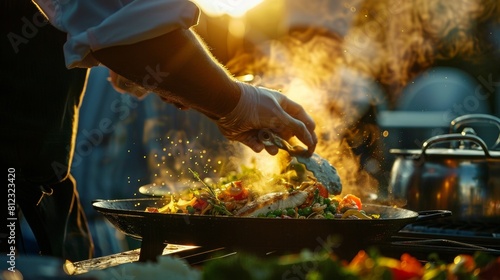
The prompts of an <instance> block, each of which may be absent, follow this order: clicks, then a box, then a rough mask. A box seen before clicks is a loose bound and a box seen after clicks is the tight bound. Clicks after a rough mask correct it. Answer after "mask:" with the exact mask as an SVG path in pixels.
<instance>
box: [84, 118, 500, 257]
mask: <svg viewBox="0 0 500 280" xmlns="http://www.w3.org/2000/svg"><path fill="white" fill-rule="evenodd" d="M477 122H479V123H484V122H485V123H487V124H493V125H494V126H500V122H499V121H498V119H497V118H496V117H493V116H489V115H469V116H463V117H460V118H457V119H456V120H454V121H453V122H452V123H451V128H450V133H449V134H445V135H440V136H435V137H432V138H430V139H429V140H428V141H426V142H425V143H424V144H423V146H422V149H421V150H419V151H401V150H394V151H392V152H394V153H395V154H397V155H398V156H400V157H401V158H398V159H396V160H395V163H394V168H393V171H392V172H393V173H392V174H393V176H392V181H391V186H390V188H391V189H390V191H389V193H390V194H391V195H392V196H394V197H393V199H394V201H401V200H407V205H405V206H403V207H394V206H387V205H377V204H368V203H367V204H365V206H364V207H365V208H364V209H365V211H366V212H373V213H380V214H381V218H380V219H379V220H336V219H333V220H322V219H313V220H310V219H268V218H251V217H228V216H200V215H186V214H165V213H148V212H145V211H144V209H145V208H146V207H148V206H155V207H161V206H164V205H165V204H167V203H168V199H166V198H165V197H147V198H140V199H126V200H105V201H104V200H103V201H96V202H95V203H94V204H93V205H94V208H95V209H96V210H97V211H98V212H100V213H101V214H103V215H104V216H105V217H106V218H107V219H108V220H109V221H111V223H112V224H113V225H114V226H116V227H117V228H119V229H120V230H121V231H123V232H124V233H126V234H127V235H130V236H132V237H134V238H138V239H140V240H141V244H142V245H141V250H140V253H139V258H138V260H139V261H155V260H156V258H157V257H158V256H160V255H161V254H162V252H163V250H164V248H165V246H166V244H174V245H175V244H183V245H195V246H200V248H198V249H197V250H201V251H203V250H204V248H206V252H217V253H220V252H221V251H224V252H238V251H240V252H253V253H256V254H260V255H263V256H265V255H266V254H283V253H287V252H298V251H300V250H301V249H305V248H309V249H311V250H314V249H315V248H316V249H317V248H318V247H324V248H328V246H331V248H330V249H332V250H333V251H334V252H336V253H338V254H340V255H342V254H344V256H345V257H346V258H350V257H352V256H353V254H355V253H356V252H357V251H358V250H361V249H366V248H368V247H376V248H378V249H379V250H380V251H381V252H382V253H384V254H387V255H389V256H397V255H400V254H402V253H410V254H414V255H416V257H418V258H420V259H421V260H422V261H425V260H426V258H427V257H428V255H429V254H431V253H437V254H439V255H440V256H441V257H442V258H443V259H448V260H452V259H453V258H454V257H455V256H456V255H457V254H460V253H465V252H468V253H471V254H472V253H474V252H476V251H482V252H487V253H489V254H492V255H500V221H499V219H498V215H499V213H500V212H499V211H498V210H499V206H498V205H499V204H498V203H499V202H500V200H499V199H498V193H499V190H498V188H497V187H495V186H496V185H495V182H496V181H495V180H496V177H497V174H499V173H498V172H497V167H496V163H497V161H498V159H496V157H497V154H498V152H496V151H493V150H490V149H489V148H488V146H487V145H486V144H485V143H484V141H483V140H482V139H481V138H480V137H479V136H477V135H474V134H471V133H472V132H471V131H472V129H471V125H472V124H473V123H477ZM442 142H445V143H447V144H448V145H450V147H444V148H433V146H434V145H435V144H442ZM497 144H498V141H495V143H494V145H493V147H495V146H496V145H497ZM443 157H444V158H445V159H443ZM439 164H448V165H450V166H451V167H453V168H454V169H451V171H450V170H446V171H445V172H443V173H441V174H436V172H437V171H439V170H441V169H442V167H441V169H440V168H439V167H435V166H436V165H439ZM474 164H476V165H477V166H474ZM401 165H403V166H404V165H406V167H404V168H403V167H401ZM408 165H409V166H410V167H408ZM470 165H473V172H472V173H473V174H470V173H471V172H469V173H466V172H465V174H464V172H459V171H457V170H461V168H466V167H467V166H470ZM428 166H430V167H428ZM461 166H466V167H461ZM427 169H431V171H426V170H427ZM422 170H423V171H422ZM418 171H420V172H418ZM426 172H430V173H431V174H430V175H431V176H428V175H427V173H426ZM445 175H446V176H445ZM440 176H441V177H440ZM464 176H472V178H476V179H475V180H476V182H479V183H476V184H475V185H474V186H471V185H470V180H471V179H470V178H469V177H464ZM450 178H451V179H450ZM419 180H431V181H426V182H424V183H420V181H419ZM450 180H451V181H454V180H456V181H457V183H456V185H449V181H450ZM461 182H465V183H466V184H467V188H468V189H467V190H468V191H467V192H461V191H456V192H453V193H455V194H456V195H455V197H454V199H448V198H447V195H448V194H444V195H443V201H444V202H445V204H443V203H442V202H441V203H438V202H435V201H432V199H431V197H426V198H424V199H423V200H422V201H426V203H434V204H430V206H429V205H427V204H423V205H422V204H421V202H420V200H418V199H412V196H414V195H415V193H417V192H424V190H420V189H419V188H422V187H423V186H428V187H429V188H430V189H429V190H425V193H424V194H428V195H429V196H436V192H439V191H440V190H441V189H442V188H441V185H443V184H444V185H446V186H448V187H447V188H452V187H455V188H460V183H461ZM431 183H432V184H431ZM431 186H432V187H433V188H431ZM471 188H472V190H471ZM415 189H416V190H415ZM471 193H472V194H474V195H476V196H477V197H475V198H473V197H470V194H471ZM424 194H421V195H422V196H423V195H424ZM458 195H464V197H460V196H458ZM478 199H482V200H481V201H480V202H481V203H479V205H480V206H481V207H480V208H477V207H476V206H477V205H476V204H477V200H478ZM385 203H387V202H385ZM446 203H449V204H446ZM470 203H474V204H470ZM471 209H472V210H471ZM449 210H452V211H449ZM453 210H455V211H456V212H457V215H454V213H453ZM473 210H474V211H473ZM236 229H237V230H236ZM298 229H302V230H298ZM303 229H307V230H303ZM221 232H222V233H228V234H221ZM200 233H201V234H200ZM327 242H331V243H328V244H326V243H327ZM332 242H333V243H332ZM335 242H337V243H335ZM222 248H223V249H222ZM215 249H217V250H215ZM211 257H213V255H211V254H210V253H207V254H205V255H204V258H207V259H210V258H211ZM196 261H197V262H198V261H200V260H199V258H197V259H196Z"/></svg>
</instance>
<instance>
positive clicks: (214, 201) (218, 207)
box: [188, 168, 233, 216]
mask: <svg viewBox="0 0 500 280" xmlns="http://www.w3.org/2000/svg"><path fill="white" fill-rule="evenodd" d="M188 169H189V172H191V173H192V174H193V176H194V177H195V178H196V179H197V180H198V181H200V182H201V183H202V184H203V186H205V187H206V189H207V191H208V194H209V196H210V199H208V200H207V201H208V203H209V204H210V205H212V207H213V210H214V212H215V213H214V214H217V213H220V214H226V215H229V216H232V215H233V213H231V212H229V210H227V208H226V205H224V203H222V202H221V201H220V200H219V198H218V197H217V193H216V192H215V190H214V188H212V186H210V185H209V184H207V183H205V181H203V180H202V179H201V178H200V175H199V174H198V172H196V171H194V170H192V169H191V168H188Z"/></svg>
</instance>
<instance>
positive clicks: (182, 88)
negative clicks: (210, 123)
mask: <svg viewBox="0 0 500 280" xmlns="http://www.w3.org/2000/svg"><path fill="white" fill-rule="evenodd" d="M92 55H93V56H94V57H95V58H96V59H97V60H99V61H100V62H101V63H102V64H104V65H105V66H107V67H108V68H109V69H111V70H112V71H114V72H116V73H117V74H118V75H120V76H123V77H125V78H126V79H129V80H131V81H133V82H135V83H137V84H138V85H139V86H142V87H144V88H146V89H147V90H150V91H152V92H154V93H157V94H159V95H160V96H161V97H162V98H163V99H165V100H167V101H168V102H171V103H174V104H177V105H181V107H190V108H193V109H195V110H197V111H200V112H202V113H203V114H205V115H207V116H208V117H210V118H212V119H214V120H215V121H216V122H217V124H218V126H219V128H220V129H221V132H222V133H223V134H224V136H226V137H227V138H228V139H230V140H236V141H239V142H242V143H243V144H245V145H247V146H249V147H250V148H252V149H253V150H254V151H256V152H260V151H262V150H263V149H264V148H265V149H266V150H267V151H268V152H269V153H270V154H276V153H277V152H278V148H277V147H265V146H264V145H263V144H262V143H261V142H260V141H259V140H258V131H259V130H260V129H262V128H269V129H272V130H273V131H275V132H276V133H278V134H279V135H280V136H281V137H283V138H285V139H288V138H290V137H292V136H296V137H297V138H298V139H299V140H300V141H301V142H302V143H304V144H305V145H306V146H307V148H308V149H307V150H308V154H312V153H313V151H314V149H315V148H316V144H317V137H316V134H315V133H314V129H315V123H314V121H313V120H312V118H311V117H310V116H309V115H308V114H307V113H306V112H305V110H304V109H303V108H302V106H300V105H299V104H298V103H295V102H293V101H292V100H290V99H288V98H287V97H286V96H284V95H282V94H281V93H279V92H277V91H273V90H269V89H265V88H257V87H254V86H251V85H248V84H244V83H240V82H238V81H236V80H235V79H234V78H233V77H232V76H231V75H230V73H228V72H227V71H226V69H225V68H224V67H223V66H222V65H221V64H219V63H218V62H217V61H216V60H215V59H214V58H213V57H212V55H211V54H210V52H209V51H208V50H207V49H206V47H205V45H204V44H203V42H202V41H201V40H200V38H198V36H197V35H196V34H195V33H194V32H193V31H192V30H190V29H176V30H174V31H172V32H169V33H166V34H164V35H162V36H159V37H156V38H153V39H150V40H145V41H141V42H138V43H134V44H130V45H120V46H113V47H108V48H104V49H100V50H97V51H94V52H93V53H92Z"/></svg>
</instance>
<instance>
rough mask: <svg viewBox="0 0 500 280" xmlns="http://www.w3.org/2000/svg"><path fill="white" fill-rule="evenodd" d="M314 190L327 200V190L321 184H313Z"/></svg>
mask: <svg viewBox="0 0 500 280" xmlns="http://www.w3.org/2000/svg"><path fill="white" fill-rule="evenodd" d="M315 186H316V188H317V189H318V190H319V195H320V196H322V197H324V198H328V190H327V189H326V188H325V186H323V185H322V184H321V183H316V184H315Z"/></svg>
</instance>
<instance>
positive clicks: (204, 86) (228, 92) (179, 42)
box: [93, 29, 240, 119]
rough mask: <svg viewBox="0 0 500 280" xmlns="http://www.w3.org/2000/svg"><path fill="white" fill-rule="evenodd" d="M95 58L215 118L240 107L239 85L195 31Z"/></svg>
mask: <svg viewBox="0 0 500 280" xmlns="http://www.w3.org/2000/svg"><path fill="white" fill-rule="evenodd" d="M93 56H94V57H95V58H97V59H98V60H99V61H100V62H101V63H102V64H104V65H105V66H107V67H108V68H110V69H111V70H113V71H114V72H116V73H117V74H119V75H121V76H123V77H125V78H127V79H129V80H131V81H133V82H135V83H137V84H138V85H139V86H142V87H144V88H146V89H148V90H151V91H152V92H155V93H157V94H159V95H161V96H162V97H163V98H166V99H168V101H170V102H172V103H180V104H182V105H184V106H186V107H190V108H193V109H195V110H198V111H200V112H202V113H204V114H205V115H207V116H209V117H210V118H213V119H220V118H222V117H224V116H226V115H227V114H229V113H230V112H231V110H232V109H233V108H234V107H235V106H236V104H237V103H238V99H239V96H240V91H239V88H238V86H237V85H236V81H235V80H234V79H233V78H232V76H231V75H230V74H229V73H228V72H227V71H226V69H225V68H224V67H223V66H222V65H220V64H219V63H218V62H217V61H216V60H215V59H214V58H213V57H212V56H211V55H210V52H209V51H208V50H206V48H205V46H204V44H203V43H202V42H201V40H200V39H199V38H198V36H197V35H196V34H195V33H194V32H193V31H192V30H190V29H177V30H175V31H173V32H170V33H167V34H165V35H162V36H160V37H156V38H153V39H150V40H146V41H142V42H139V43H135V44H131V45H123V46H114V47H109V48H105V49H101V50H98V51H94V52H93Z"/></svg>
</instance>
